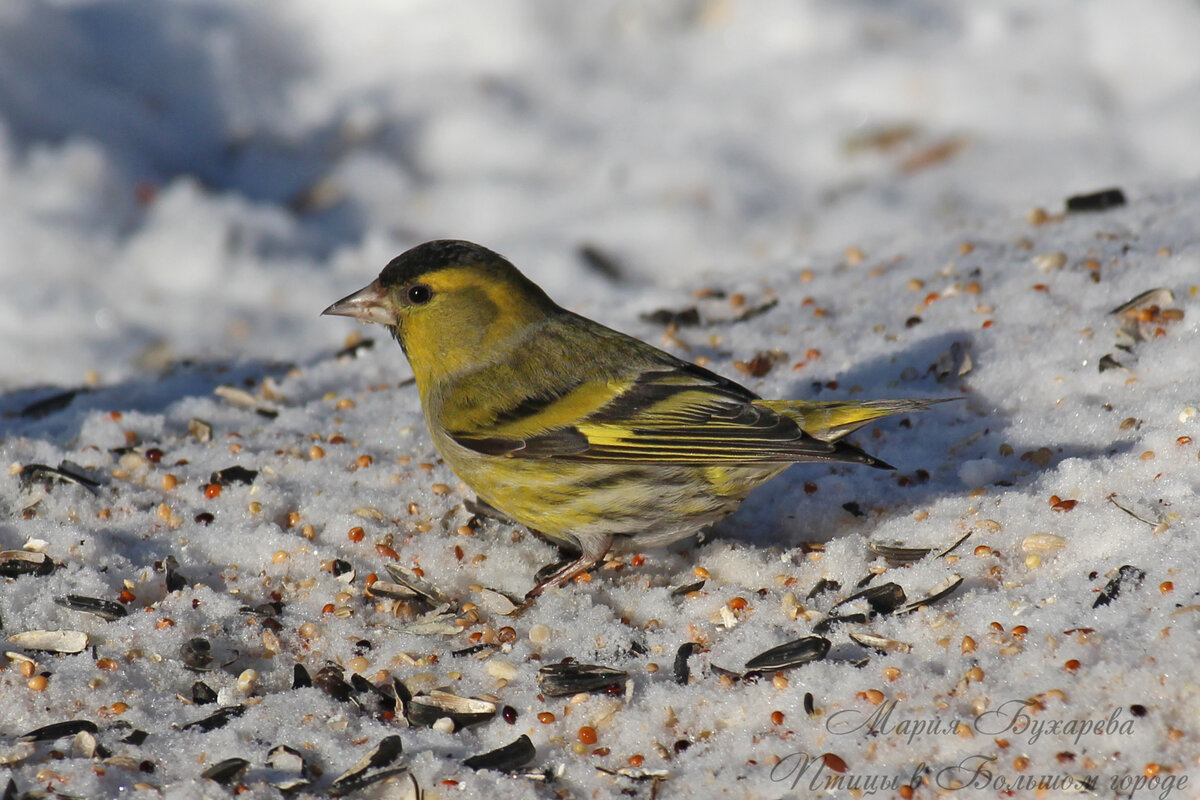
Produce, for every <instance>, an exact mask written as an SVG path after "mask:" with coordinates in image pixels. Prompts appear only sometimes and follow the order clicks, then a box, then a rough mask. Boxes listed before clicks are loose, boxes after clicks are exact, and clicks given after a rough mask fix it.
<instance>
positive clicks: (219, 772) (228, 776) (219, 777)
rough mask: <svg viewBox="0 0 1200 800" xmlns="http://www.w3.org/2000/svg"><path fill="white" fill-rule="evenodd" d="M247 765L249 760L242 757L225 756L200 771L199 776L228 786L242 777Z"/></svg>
mask: <svg viewBox="0 0 1200 800" xmlns="http://www.w3.org/2000/svg"><path fill="white" fill-rule="evenodd" d="M249 766H250V762H249V761H247V760H246V759H244V758H236V757H235V758H227V759H225V760H224V761H218V762H217V763H216V764H213V765H212V766H211V767H209V768H208V769H206V770H204V772H201V773H200V777H201V778H206V779H208V780H210V781H216V782H217V783H219V784H221V785H222V786H228V785H229V784H231V783H235V782H236V781H237V780H238V779H239V778H240V777H242V775H244V774H245V772H246V769H247V768H248V767H249Z"/></svg>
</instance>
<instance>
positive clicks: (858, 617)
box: [812, 614, 867, 634]
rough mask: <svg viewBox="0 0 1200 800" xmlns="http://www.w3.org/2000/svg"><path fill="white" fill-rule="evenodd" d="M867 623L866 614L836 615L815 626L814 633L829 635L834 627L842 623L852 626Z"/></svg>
mask: <svg viewBox="0 0 1200 800" xmlns="http://www.w3.org/2000/svg"><path fill="white" fill-rule="evenodd" d="M866 621H867V615H866V614H841V615H835V616H832V617H826V618H825V619H823V620H821V621H820V622H818V623H817V624H816V625H813V628H812V630H813V633H817V634H820V633H828V632H829V631H830V630H831V629H832V628H833V626H834V625H841V624H842V623H849V624H851V625H861V624H862V623H864V622H866Z"/></svg>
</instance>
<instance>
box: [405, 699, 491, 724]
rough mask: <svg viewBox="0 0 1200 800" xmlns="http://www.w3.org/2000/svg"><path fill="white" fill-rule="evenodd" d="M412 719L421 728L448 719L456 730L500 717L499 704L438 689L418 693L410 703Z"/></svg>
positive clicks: (410, 717)
mask: <svg viewBox="0 0 1200 800" xmlns="http://www.w3.org/2000/svg"><path fill="white" fill-rule="evenodd" d="M407 710H408V721H409V723H410V724H412V725H416V726H418V727H425V728H428V727H431V726H432V725H433V724H434V723H435V722H437V721H438V720H440V719H448V720H450V721H451V722H452V723H453V724H454V729H455V730H461V729H462V728H466V727H469V726H471V725H478V724H479V723H481V722H487V721H488V720H489V719H491V718H492V717H494V716H496V712H497V711H498V710H499V707H498V706H497V705H496V704H495V703H493V702H491V701H490V700H480V699H478V698H474V697H460V696H459V695H456V694H451V693H450V692H445V691H441V690H438V689H435V690H434V691H432V692H429V693H428V694H418V695H415V696H414V697H413V698H412V699H411V700H409V701H408V703H407Z"/></svg>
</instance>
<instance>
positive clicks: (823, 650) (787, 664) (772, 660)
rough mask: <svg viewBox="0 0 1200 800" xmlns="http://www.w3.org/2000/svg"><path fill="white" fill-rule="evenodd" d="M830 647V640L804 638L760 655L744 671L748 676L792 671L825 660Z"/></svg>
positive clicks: (747, 663) (820, 637) (821, 637)
mask: <svg viewBox="0 0 1200 800" xmlns="http://www.w3.org/2000/svg"><path fill="white" fill-rule="evenodd" d="M829 645H830V642H829V640H828V639H826V638H825V637H824V636H804V637H801V638H799V639H795V640H793V641H790V642H785V643H784V644H781V645H777V646H776V647H772V648H771V649H770V650H765V651H763V652H762V653H759V654H758V655H756V656H755V657H754V658H752V659H750V660H749V661H747V662H746V666H745V667H744V669H745V670H746V672H747V674H748V673H751V672H772V671H775V670H781V669H792V668H793V667H799V666H801V665H802V664H807V663H808V662H810V661H819V660H820V659H822V658H824V657H825V655H826V654H827V653H828V652H829Z"/></svg>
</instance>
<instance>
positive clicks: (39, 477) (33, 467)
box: [19, 461, 103, 494]
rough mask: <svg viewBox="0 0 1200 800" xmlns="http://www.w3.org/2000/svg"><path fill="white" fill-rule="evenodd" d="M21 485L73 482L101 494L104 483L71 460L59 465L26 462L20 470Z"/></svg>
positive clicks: (93, 492)
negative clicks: (100, 490)
mask: <svg viewBox="0 0 1200 800" xmlns="http://www.w3.org/2000/svg"><path fill="white" fill-rule="evenodd" d="M19 479H20V482H21V486H22V487H24V488H25V489H28V488H29V487H30V486H32V485H33V484H34V482H35V481H36V482H40V483H41V484H42V485H43V486H45V487H46V488H47V489H49V488H50V487H51V486H52V485H53V484H55V483H73V484H75V485H76V486H82V487H83V488H84V489H87V490H88V491H89V492H91V493H92V494H99V493H100V492H99V489H100V487H101V486H102V485H103V484H101V483H100V481H98V480H96V479H95V478H93V477H91V476H89V475H88V474H87V473H86V472H85V471H84V468H83V467H81V466H79V465H78V464H74V463H72V462H70V461H63V462H60V463H59V465H58V466H57V467H51V466H49V465H48V464H26V465H25V466H24V467H22V468H21V472H20V478H19Z"/></svg>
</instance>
